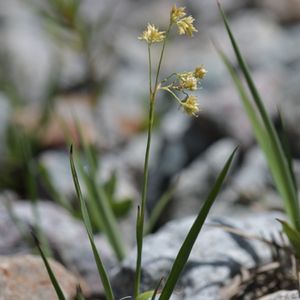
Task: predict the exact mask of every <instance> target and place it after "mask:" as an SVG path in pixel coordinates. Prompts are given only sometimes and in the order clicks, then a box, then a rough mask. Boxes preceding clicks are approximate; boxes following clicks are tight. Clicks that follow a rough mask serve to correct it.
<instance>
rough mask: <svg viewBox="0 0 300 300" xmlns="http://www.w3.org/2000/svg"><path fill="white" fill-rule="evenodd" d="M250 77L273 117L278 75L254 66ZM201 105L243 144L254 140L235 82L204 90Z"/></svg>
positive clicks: (277, 100)
mask: <svg viewBox="0 0 300 300" xmlns="http://www.w3.org/2000/svg"><path fill="white" fill-rule="evenodd" d="M277 75H278V76H277ZM252 77H253V78H254V80H255V82H256V83H257V89H258V91H259V92H260V94H261V97H262V99H263V101H264V104H265V106H266V108H267V110H268V112H269V114H270V115H271V116H272V117H274V116H275V115H276V114H277V110H276V107H277V106H278V105H280V104H281V103H282V97H281V96H282V93H281V87H282V85H281V81H282V80H281V76H280V75H279V73H276V74H274V73H273V72H272V71H261V70H257V71H255V72H253V73H252ZM250 99H251V100H252V97H250ZM201 105H202V108H203V114H204V116H205V117H206V118H209V119H210V120H211V122H213V123H215V126H217V128H219V129H220V130H221V131H222V132H223V134H224V136H229V137H231V138H234V139H236V140H237V141H238V143H239V145H241V146H242V147H245V148H247V147H249V146H251V144H252V143H253V140H254V136H253V130H252V126H251V123H250V121H249V120H248V117H247V114H246V112H245V109H244V106H243V104H242V101H241V99H240V96H239V94H238V92H237V91H236V90H235V87H234V85H231V84H230V85H224V86H223V87H222V88H220V89H218V90H216V91H214V92H211V93H205V95H203V97H202V100H201ZM220 116H222V117H220Z"/></svg>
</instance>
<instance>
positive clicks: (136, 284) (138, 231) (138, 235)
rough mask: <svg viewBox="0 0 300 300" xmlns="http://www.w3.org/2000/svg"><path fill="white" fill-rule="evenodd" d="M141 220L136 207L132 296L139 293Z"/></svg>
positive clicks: (139, 212)
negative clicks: (135, 253)
mask: <svg viewBox="0 0 300 300" xmlns="http://www.w3.org/2000/svg"><path fill="white" fill-rule="evenodd" d="M142 222H143V220H142V218H141V208H140V206H139V205H138V207H137V216H136V228H135V229H136V231H135V233H136V247H137V253H138V255H137V259H136V267H135V273H136V275H135V281H134V287H135V288H134V295H138V294H139V291H140V285H141V283H140V278H141V273H142V271H141V264H142V255H141V253H142V247H143V224H142Z"/></svg>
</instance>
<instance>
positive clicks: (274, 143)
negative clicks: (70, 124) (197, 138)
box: [218, 2, 300, 230]
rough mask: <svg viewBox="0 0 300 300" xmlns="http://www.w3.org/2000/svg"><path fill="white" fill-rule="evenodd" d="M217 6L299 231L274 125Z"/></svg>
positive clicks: (299, 218)
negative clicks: (266, 136)
mask: <svg viewBox="0 0 300 300" xmlns="http://www.w3.org/2000/svg"><path fill="white" fill-rule="evenodd" d="M218 6H219V10H220V13H221V16H222V18H223V21H224V25H225V27H226V30H227V33H228V36H229V38H230V41H231V44H232V47H233V50H234V52H235V55H236V57H237V60H238V63H239V66H240V68H241V70H242V72H243V75H244V77H245V79H246V82H247V85H248V88H249V90H250V92H251V95H252V97H253V100H254V102H255V104H256V107H257V108H258V111H259V113H260V116H261V118H262V120H263V123H264V125H265V128H266V131H267V133H268V135H269V138H270V143H271V145H270V149H272V151H273V155H274V160H275V162H276V169H277V171H276V172H277V173H276V177H274V180H275V182H276V185H277V188H278V190H279V192H280V194H281V196H282V198H283V200H284V206H285V210H286V212H287V215H288V217H289V219H290V221H291V224H292V226H293V227H294V228H295V229H297V230H300V210H299V203H298V197H297V192H296V190H295V188H294V184H293V179H292V177H291V174H290V171H289V166H288V162H287V160H286V158H285V155H284V150H283V149H282V145H281V143H280V141H279V137H278V135H277V133H276V130H275V128H274V125H273V123H272V121H271V119H270V117H269V116H268V114H267V111H266V109H265V107H264V104H263V102H262V100H261V97H260V95H259V93H258V90H257V89H256V86H255V84H254V81H253V80H252V77H251V75H250V72H249V69H248V66H247V64H246V62H245V60H244V58H243V56H242V54H241V52H240V49H239V47H238V45H237V43H236V41H235V38H234V36H233V34H232V31H231V29H230V26H229V24H228V21H227V18H226V15H225V13H224V11H223V9H222V7H221V5H220V3H219V2H218Z"/></svg>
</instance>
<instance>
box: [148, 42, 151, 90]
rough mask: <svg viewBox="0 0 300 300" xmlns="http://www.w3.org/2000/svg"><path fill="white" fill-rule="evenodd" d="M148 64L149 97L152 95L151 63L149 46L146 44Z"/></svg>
mask: <svg viewBox="0 0 300 300" xmlns="http://www.w3.org/2000/svg"><path fill="white" fill-rule="evenodd" d="M148 64H149V95H152V62H151V45H150V44H148Z"/></svg>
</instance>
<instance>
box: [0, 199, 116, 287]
mask: <svg viewBox="0 0 300 300" xmlns="http://www.w3.org/2000/svg"><path fill="white" fill-rule="evenodd" d="M11 206H12V210H13V213H14V215H15V216H16V218H17V219H18V220H19V223H20V224H21V226H22V228H23V231H24V233H25V234H28V233H29V228H34V227H35V224H36V219H35V217H34V212H33V207H32V204H31V203H30V202H28V201H27V202H25V201H13V202H12V203H11ZM37 210H38V215H39V219H40V226H41V229H42V231H43V233H44V235H45V237H46V239H47V240H48V241H49V244H50V247H51V249H52V250H53V251H54V253H56V254H57V256H58V257H59V258H60V260H61V261H62V262H63V263H64V264H65V265H66V266H67V267H68V268H69V269H70V270H72V271H74V272H75V273H79V274H81V275H82V277H83V278H84V279H85V280H86V281H87V283H88V284H89V286H90V287H91V289H92V290H93V291H96V292H99V291H100V292H101V291H102V290H101V288H102V287H101V283H100V282H99V275H98V271H97V267H96V264H95V261H94V257H93V254H92V250H91V246H90V243H89V240H88V237H87V234H86V231H85V228H84V226H83V223H82V222H80V221H79V220H75V219H74V218H73V217H71V215H70V214H69V213H68V212H67V211H65V210H64V209H62V208H60V207H59V206H57V205H55V204H53V203H51V202H42V201H40V202H39V203H38V208H37ZM0 215H1V216H3V218H1V220H3V221H6V223H5V224H2V222H1V224H0V230H1V233H2V235H1V241H0V251H1V252H0V253H1V254H8V253H24V252H25V253H29V252H30V249H29V248H28V247H27V248H26V247H25V246H24V238H23V236H22V235H21V234H20V232H19V231H18V230H17V229H16V224H15V223H14V222H13V221H12V220H11V219H10V218H9V216H8V214H7V210H6V208H5V207H4V203H3V202H1V205H0ZM79 241H80V242H79ZM2 242H3V243H7V244H3V246H1V245H2ZM95 242H96V245H97V247H98V249H99V251H101V256H102V259H103V262H104V264H105V265H106V266H107V268H108V269H110V268H111V267H112V266H113V265H114V264H115V262H116V261H115V258H114V257H115V256H114V254H113V252H112V250H111V248H110V246H109V244H108V242H107V241H106V239H105V238H104V237H103V236H102V235H97V236H96V237H95ZM25 245H26V244H25Z"/></svg>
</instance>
